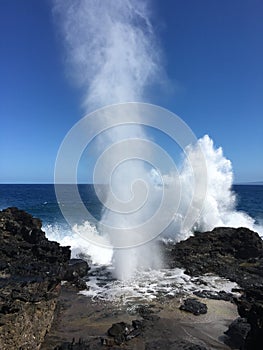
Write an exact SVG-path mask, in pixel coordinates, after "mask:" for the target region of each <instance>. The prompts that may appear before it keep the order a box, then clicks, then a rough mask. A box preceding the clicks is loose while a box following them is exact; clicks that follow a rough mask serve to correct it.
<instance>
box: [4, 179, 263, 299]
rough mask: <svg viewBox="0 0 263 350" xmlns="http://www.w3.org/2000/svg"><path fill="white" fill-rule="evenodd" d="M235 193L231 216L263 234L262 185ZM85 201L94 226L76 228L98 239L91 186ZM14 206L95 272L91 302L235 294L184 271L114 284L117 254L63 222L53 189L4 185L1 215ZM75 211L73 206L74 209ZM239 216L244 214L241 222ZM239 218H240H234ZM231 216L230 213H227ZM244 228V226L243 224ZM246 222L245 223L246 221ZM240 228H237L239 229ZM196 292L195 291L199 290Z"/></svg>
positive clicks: (227, 285) (97, 207)
mask: <svg viewBox="0 0 263 350" xmlns="http://www.w3.org/2000/svg"><path fill="white" fill-rule="evenodd" d="M61 186H64V187H63V190H64V191H69V190H70V185H61ZM232 191H233V192H234V193H235V195H236V208H235V211H233V210H232V213H233V217H234V218H237V219H238V220H239V219H240V217H241V218H242V220H243V218H244V217H245V218H246V220H247V218H249V220H247V222H248V223H250V224H251V222H254V226H253V227H258V228H260V230H261V231H260V232H261V234H262V232H263V231H262V224H263V186H261V185H234V186H233V187H232ZM79 193H80V196H81V199H82V201H83V203H84V204H85V206H86V207H87V209H88V210H89V212H90V213H91V214H92V215H93V216H94V218H95V219H94V222H92V221H91V222H81V221H80V222H78V223H77V224H79V225H82V229H83V230H84V231H87V230H88V231H89V232H91V233H92V234H94V236H96V240H97V235H99V233H98V232H97V230H96V227H95V221H96V220H99V219H100V215H101V211H102V206H101V203H100V201H99V200H98V197H97V196H96V192H95V190H94V187H93V185H79ZM11 206H16V207H18V208H19V209H23V210H26V211H27V212H29V213H30V214H32V215H33V216H35V217H38V218H40V219H41V220H42V223H43V230H44V231H45V232H46V235H47V237H48V238H49V239H51V240H56V241H58V242H59V243H61V244H62V245H69V246H71V251H72V257H81V258H84V259H86V260H88V261H89V263H90V266H91V271H90V274H89V281H88V282H87V284H88V288H89V290H88V291H85V292H83V293H84V294H85V295H87V296H88V297H92V298H96V299H98V298H99V299H104V300H106V299H107V300H109V299H111V300H113V299H115V300H116V298H117V299H118V298H120V297H121V298H122V300H123V301H124V302H130V301H131V300H134V299H136V298H146V299H147V300H149V299H154V298H155V297H156V295H160V294H162V295H168V294H169V295H174V294H176V293H178V292H180V291H184V292H187V291H189V292H191V291H193V290H195V289H196V288H199V289H200V288H201V287H202V283H203V288H204V289H205V288H209V289H210V290H218V291H219V290H222V289H224V290H226V291H227V290H228V291H231V289H232V288H233V287H235V284H233V283H232V282H229V281H226V280H224V279H221V278H219V277H216V276H209V277H205V276H203V277H202V281H203V282H202V283H201V284H200V280H198V281H196V280H195V279H192V278H190V276H187V275H185V274H184V271H183V270H180V269H174V270H170V269H165V268H160V269H157V270H151V271H141V272H138V273H136V278H133V279H132V280H130V281H129V282H127V281H125V280H124V281H122V280H118V281H117V280H116V279H114V277H113V275H114V273H113V272H114V266H113V265H112V259H113V254H114V252H113V250H112V249H109V248H103V247H100V246H96V245H93V244H90V242H88V241H87V240H85V239H83V237H81V235H79V234H76V233H74V232H73V231H74V230H72V228H71V227H70V226H69V224H68V223H67V222H66V220H65V219H64V217H63V215H62V213H61V211H60V207H59V204H58V203H57V199H56V195H55V189H54V186H53V185H43V184H41V185H37V184H34V185H17V184H12V185H11V184H10V185H9V184H8V185H7V184H1V185H0V209H4V208H7V207H11ZM72 208H73V210H74V203H72ZM240 213H243V214H244V215H243V214H242V215H241V216H240V215H239V214H240ZM236 214H238V215H236ZM228 215H229V212H228ZM243 222H244V221H243ZM245 222H246V221H245ZM235 226H236V227H238V226H239V225H238V222H236V223H235ZM196 283H197V284H198V287H197V284H196Z"/></svg>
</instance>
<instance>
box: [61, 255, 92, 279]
mask: <svg viewBox="0 0 263 350" xmlns="http://www.w3.org/2000/svg"><path fill="white" fill-rule="evenodd" d="M89 270H90V267H89V265H88V263H87V262H86V261H85V260H82V259H70V261H69V264H68V268H67V271H66V273H65V276H64V279H65V280H66V281H74V280H75V279H76V278H79V277H85V276H87V274H88V271H89Z"/></svg>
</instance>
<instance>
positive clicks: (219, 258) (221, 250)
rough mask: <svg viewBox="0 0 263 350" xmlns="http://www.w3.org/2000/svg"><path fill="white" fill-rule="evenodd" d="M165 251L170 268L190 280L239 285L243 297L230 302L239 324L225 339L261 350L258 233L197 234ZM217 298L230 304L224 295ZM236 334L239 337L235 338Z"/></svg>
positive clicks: (262, 259) (262, 286)
mask: <svg viewBox="0 0 263 350" xmlns="http://www.w3.org/2000/svg"><path fill="white" fill-rule="evenodd" d="M168 250H169V254H168V255H169V259H168V260H169V265H170V266H171V267H180V268H184V269H185V272H186V273H187V274H189V275H191V276H200V275H204V274H209V273H212V274H216V275H218V276H221V277H225V278H227V279H229V280H230V281H234V282H236V283H238V285H239V286H240V287H241V290H240V292H241V294H242V295H241V297H240V298H238V299H237V298H233V301H234V302H235V303H236V305H237V308H238V313H239V315H240V316H241V318H242V322H241V321H240V319H238V320H237V321H236V322H235V323H234V324H232V327H231V328H230V330H229V332H227V335H228V336H229V337H230V338H231V336H232V337H233V338H234V339H232V340H231V339H229V342H228V343H229V344H231V343H232V344H233V343H234V344H236V343H238V346H239V347H238V348H239V349H251V350H257V349H258V350H259V349H262V344H263V240H262V239H261V238H260V237H259V235H258V233H256V232H253V231H251V230H249V229H247V228H243V227H240V228H229V227H218V228H215V229H214V230H212V231H209V232H202V233H200V232H197V233H196V234H195V235H194V236H192V237H190V238H188V239H187V240H185V241H181V242H179V243H177V244H174V245H171V246H169V247H168ZM202 294H203V295H204V297H211V296H212V297H213V295H212V294H213V293H209V292H207V291H202V292H200V293H199V296H202ZM197 295H198V294H197ZM216 297H218V298H222V299H224V298H225V300H227V298H228V297H229V298H230V300H231V296H230V295H227V293H225V292H224V291H222V292H221V293H219V294H218V295H217V296H216ZM245 323H247V324H245ZM244 329H246V332H244ZM239 333H240V334H242V336H237V334H239ZM237 339H238V341H237Z"/></svg>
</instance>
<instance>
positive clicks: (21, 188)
mask: <svg viewBox="0 0 263 350" xmlns="http://www.w3.org/2000/svg"><path fill="white" fill-rule="evenodd" d="M63 186H64V187H65V191H67V190H68V188H69V187H70V185H63ZM78 187H79V193H80V196H81V198H82V200H83V202H84V204H85V205H86V207H87V208H88V210H89V211H90V212H91V213H92V215H93V216H94V217H95V218H96V219H97V220H99V218H100V215H101V210H102V206H101V203H100V201H99V199H98V197H97V195H96V192H95V189H94V186H93V185H90V184H89V185H84V184H81V185H78ZM232 190H233V192H234V193H235V194H236V210H237V211H242V212H245V213H247V214H248V215H249V216H251V217H252V218H253V219H254V220H255V222H256V223H257V224H259V225H261V224H262V223H263V185H233V187H232ZM7 207H18V208H19V209H23V210H26V211H27V212H29V213H30V214H32V215H33V216H36V217H38V218H40V219H41V220H42V222H43V226H44V227H45V226H47V225H56V226H57V225H62V227H64V226H66V225H67V223H66V221H65V219H64V217H63V215H62V213H61V211H60V208H59V205H58V203H57V199H56V194H55V189H54V185H51V184H45V185H44V184H41V185H37V184H33V185H22V184H0V209H1V210H2V209H4V208H7Z"/></svg>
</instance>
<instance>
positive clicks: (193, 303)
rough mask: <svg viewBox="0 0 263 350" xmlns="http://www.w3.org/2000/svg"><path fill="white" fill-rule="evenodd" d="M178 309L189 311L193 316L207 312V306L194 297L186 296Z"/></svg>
mask: <svg viewBox="0 0 263 350" xmlns="http://www.w3.org/2000/svg"><path fill="white" fill-rule="evenodd" d="M180 310H183V311H187V312H191V313H192V314H194V315H195V316H198V315H201V314H206V313H207V306H206V304H204V303H201V302H200V301H198V300H196V299H194V298H188V299H186V300H185V301H184V304H183V305H181V306H180Z"/></svg>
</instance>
